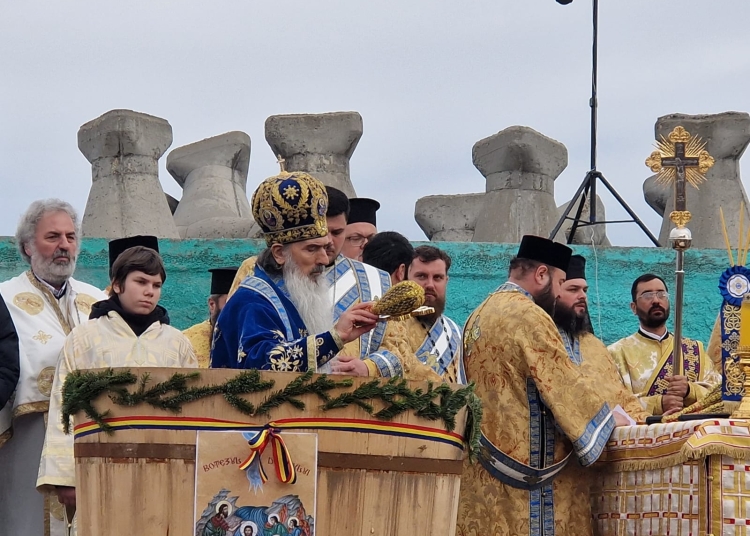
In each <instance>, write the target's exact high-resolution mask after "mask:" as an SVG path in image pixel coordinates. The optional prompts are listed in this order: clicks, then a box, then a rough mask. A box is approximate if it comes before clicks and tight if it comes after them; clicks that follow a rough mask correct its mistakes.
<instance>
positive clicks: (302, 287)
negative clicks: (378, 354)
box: [211, 171, 378, 375]
mask: <svg viewBox="0 0 750 536" xmlns="http://www.w3.org/2000/svg"><path fill="white" fill-rule="evenodd" d="M252 206H253V217H254V218H255V221H256V222H257V223H258V225H260V227H261V229H262V230H263V233H264V236H265V239H266V244H267V246H268V248H267V249H265V250H264V251H263V252H262V253H261V254H260V255H259V256H258V260H257V263H256V265H255V269H254V272H253V276H252V277H248V278H246V279H245V280H244V281H243V282H242V284H241V285H240V287H239V288H238V289H237V291H236V292H235V294H234V295H233V296H232V298H231V299H230V300H229V301H227V304H226V306H225V307H224V309H223V310H222V312H221V314H220V315H219V318H218V320H217V322H216V329H215V330H214V338H213V345H212V346H213V348H212V351H211V367H213V368H252V369H261V370H275V371H290V372H304V371H307V370H313V371H315V370H317V369H318V367H322V366H323V365H325V364H326V363H328V362H329V361H331V360H332V359H333V358H334V357H335V356H336V354H337V353H338V352H339V351H340V350H341V349H342V348H343V347H344V344H346V343H348V342H350V341H353V340H355V339H357V338H358V337H360V336H361V335H363V334H364V333H367V332H368V331H370V330H372V329H373V328H374V327H375V326H376V325H377V320H378V317H377V315H375V314H374V313H372V312H371V311H370V307H371V304H370V303H359V304H356V305H354V306H352V307H351V308H349V309H348V310H347V311H346V312H344V313H343V314H341V316H339V318H338V320H337V321H336V323H335V325H334V323H333V320H332V317H331V308H332V302H331V298H330V294H329V292H328V285H327V284H326V280H325V277H324V275H323V273H324V271H325V267H326V265H327V264H328V256H327V254H326V248H327V247H329V246H330V241H331V239H330V237H329V236H328V228H327V226H326V210H327V208H328V196H327V194H326V191H325V188H324V186H323V185H322V184H321V183H320V182H319V181H318V180H317V179H315V178H313V177H311V176H310V175H308V174H306V173H303V172H293V173H288V172H286V171H282V172H281V173H280V174H279V175H277V176H275V177H271V178H269V179H266V180H265V181H263V182H262V183H261V185H260V186H259V187H258V189H257V190H256V191H255V193H254V194H253V199H252ZM339 359H340V360H341V362H342V363H343V364H346V365H347V368H349V367H354V371H352V372H354V373H356V374H360V375H368V371H369V368H370V367H368V365H367V363H366V360H359V358H358V357H357V358H354V357H341V358H339ZM334 370H335V369H334Z"/></svg>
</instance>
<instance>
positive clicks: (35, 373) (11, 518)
mask: <svg viewBox="0 0 750 536" xmlns="http://www.w3.org/2000/svg"><path fill="white" fill-rule="evenodd" d="M0 295H2V297H3V299H4V300H5V303H6V304H7V306H8V310H9V311H10V315H11V318H12V319H13V324H14V325H15V328H16V332H17V333H18V347H19V348H18V349H19V361H20V375H19V379H18V386H17V387H16V393H15V396H14V397H13V398H12V399H11V400H10V401H9V402H8V404H7V405H6V407H5V408H3V409H2V411H0V474H3V475H4V480H5V482H4V484H3V486H0V519H3V521H4V523H3V525H4V529H3V532H5V531H6V530H7V533H8V534H29V535H33V536H37V535H38V536H42V535H43V534H51V535H53V536H55V535H56V534H62V531H63V530H64V524H63V522H62V519H63V516H62V507H61V505H60V504H59V503H58V502H57V499H56V497H55V498H54V500H53V501H50V502H51V504H50V506H49V510H50V517H49V522H48V521H47V520H45V519H44V518H45V517H46V516H45V515H44V511H45V510H46V509H47V508H46V507H45V501H44V500H43V497H42V495H40V494H39V493H38V492H37V491H36V477H37V472H38V469H39V459H40V456H41V452H42V444H43V442H44V431H45V427H46V417H47V410H48V408H49V399H50V393H51V391H52V380H53V379H54V374H55V367H56V366H57V359H58V357H59V355H60V350H61V349H62V347H63V343H64V341H65V337H66V336H67V334H68V333H70V331H71V330H72V329H73V328H74V327H75V326H77V325H79V324H82V323H84V322H87V321H88V318H89V313H90V312H91V305H92V304H93V303H95V302H97V301H100V300H105V299H106V298H107V296H106V295H105V294H104V292H102V291H101V290H99V289H98V288H96V287H94V286H92V285H89V284H86V283H83V282H81V281H76V280H75V279H73V278H70V279H68V282H67V284H66V289H65V293H64V294H63V295H62V296H61V297H60V298H59V299H56V298H55V297H54V295H53V294H52V292H51V290H50V289H49V288H48V287H47V286H46V285H45V284H44V283H43V282H41V281H39V280H38V279H37V278H36V277H34V275H33V274H32V273H31V271H28V272H24V273H22V274H21V275H19V276H17V277H14V278H13V279H10V280H8V281H4V282H3V283H0ZM48 530H50V532H47V531H48Z"/></svg>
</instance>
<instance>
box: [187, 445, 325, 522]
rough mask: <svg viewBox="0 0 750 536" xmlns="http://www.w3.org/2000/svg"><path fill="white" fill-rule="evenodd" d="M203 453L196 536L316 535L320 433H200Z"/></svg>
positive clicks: (199, 465)
mask: <svg viewBox="0 0 750 536" xmlns="http://www.w3.org/2000/svg"><path fill="white" fill-rule="evenodd" d="M278 441H281V442H282V446H281V447H280V445H279V444H278V443H275V442H278ZM266 446H267V447H269V448H266ZM282 450H283V451H285V453H286V455H285V457H284V459H280V458H281V457H280V456H277V455H276V454H275V453H277V452H280V451H282ZM197 458H198V460H197V461H198V463H197V464H196V503H195V536H277V535H278V536H313V535H314V534H315V518H314V515H315V491H316V490H315V486H316V481H317V435H316V434H297V433H287V432H284V433H268V432H266V433H265V434H264V435H263V436H260V435H258V433H256V432H237V431H221V432H199V433H198V452H197ZM279 464H282V465H284V466H285V468H286V469H289V468H291V474H290V473H289V472H288V471H286V469H280V468H279ZM282 480H286V483H285V482H283V481H282Z"/></svg>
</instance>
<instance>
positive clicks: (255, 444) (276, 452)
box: [240, 427, 297, 484]
mask: <svg viewBox="0 0 750 536" xmlns="http://www.w3.org/2000/svg"><path fill="white" fill-rule="evenodd" d="M246 437H247V436H246ZM247 443H248V445H249V446H250V456H248V458H247V459H246V460H245V461H244V462H242V464H241V465H240V470H242V471H247V472H248V480H250V481H251V482H254V481H256V476H257V477H260V481H261V482H262V483H263V484H265V483H266V482H267V481H268V476H267V475H266V472H265V471H264V470H263V463H262V459H261V456H262V455H263V451H264V450H266V447H267V446H268V445H269V444H270V445H271V450H272V451H273V465H274V468H275V469H276V477H277V478H278V479H279V481H280V482H281V483H283V484H294V483H295V482H296V481H297V471H296V470H295V469H294V464H292V458H291V456H290V455H289V449H287V447H286V444H285V443H284V439H283V438H282V437H281V431H280V430H278V429H276V428H271V427H267V428H264V429H263V430H261V431H260V432H258V433H257V434H255V435H254V436H251V437H250V439H248V442H247ZM251 473H254V474H251Z"/></svg>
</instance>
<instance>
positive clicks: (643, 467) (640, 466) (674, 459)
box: [595, 449, 690, 473]
mask: <svg viewBox="0 0 750 536" xmlns="http://www.w3.org/2000/svg"><path fill="white" fill-rule="evenodd" d="M686 461H690V458H688V457H687V455H686V454H685V453H683V452H682V449H681V450H680V451H678V452H675V453H674V454H669V455H667V456H660V457H659V458H649V459H640V460H618V461H612V462H608V461H603V462H599V463H597V464H596V465H595V467H597V468H600V469H601V470H604V471H607V472H615V473H626V472H628V471H653V470H656V469H666V468H667V467H674V466H675V465H682V464H683V463H685V462H686Z"/></svg>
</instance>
